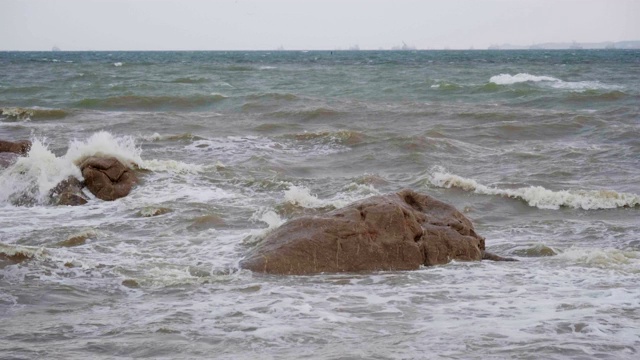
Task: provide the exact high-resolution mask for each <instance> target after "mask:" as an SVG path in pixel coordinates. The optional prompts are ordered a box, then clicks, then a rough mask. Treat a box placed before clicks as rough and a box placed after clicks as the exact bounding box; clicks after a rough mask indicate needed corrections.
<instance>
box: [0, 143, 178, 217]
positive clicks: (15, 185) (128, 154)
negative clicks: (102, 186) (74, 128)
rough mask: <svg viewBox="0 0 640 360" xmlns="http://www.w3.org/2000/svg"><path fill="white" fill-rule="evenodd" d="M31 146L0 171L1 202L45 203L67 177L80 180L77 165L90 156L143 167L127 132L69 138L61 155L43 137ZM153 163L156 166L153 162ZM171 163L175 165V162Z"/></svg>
mask: <svg viewBox="0 0 640 360" xmlns="http://www.w3.org/2000/svg"><path fill="white" fill-rule="evenodd" d="M31 141H32V146H31V150H30V151H29V153H28V154H27V156H26V157H21V158H18V160H17V161H16V162H15V163H14V164H13V165H11V166H9V167H8V168H7V169H5V170H4V171H2V172H1V173H0V185H1V186H0V203H7V202H9V203H12V204H14V205H29V204H46V203H48V201H49V192H50V190H51V189H53V188H54V187H55V186H56V185H58V184H59V183H60V182H61V181H63V180H65V179H67V178H68V177H70V176H71V177H75V178H76V179H78V180H83V177H82V173H81V172H80V169H79V168H78V165H79V164H80V163H81V162H82V161H83V160H84V159H86V158H88V157H90V156H113V157H115V158H117V159H118V160H119V161H121V162H122V163H124V164H126V165H128V166H129V167H134V166H140V167H144V161H143V160H142V158H141V157H140V153H141V149H140V148H138V147H136V145H135V142H134V139H133V138H132V137H130V136H124V137H115V136H114V135H112V134H111V133H108V132H106V131H101V132H97V133H95V134H93V135H91V136H90V137H89V138H88V139H87V140H85V141H82V140H72V141H71V142H70V144H69V149H68V150H67V153H66V154H65V155H64V156H61V157H57V156H56V155H55V154H54V153H53V152H51V150H49V148H48V145H47V143H46V141H47V140H46V139H38V138H33V139H31ZM152 166H159V165H158V164H155V163H152ZM174 167H178V166H177V165H175V166H174Z"/></svg>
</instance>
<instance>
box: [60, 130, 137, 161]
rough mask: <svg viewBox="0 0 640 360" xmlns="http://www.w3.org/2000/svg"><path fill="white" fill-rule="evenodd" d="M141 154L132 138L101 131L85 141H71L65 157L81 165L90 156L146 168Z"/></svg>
mask: <svg viewBox="0 0 640 360" xmlns="http://www.w3.org/2000/svg"><path fill="white" fill-rule="evenodd" d="M141 152H142V150H141V149H140V148H139V147H137V146H136V144H135V139H134V138H133V137H132V136H122V137H115V136H113V135H112V134H111V133H109V132H106V131H100V132H97V133H95V134H93V135H91V136H90V137H89V138H88V139H87V140H85V141H82V140H73V141H71V143H70V144H69V150H67V153H66V155H65V156H64V157H65V158H67V159H69V160H71V161H72V162H74V163H75V164H79V163H80V162H82V161H83V160H84V159H86V158H87V157H90V156H113V157H115V158H116V159H118V160H119V161H120V162H122V163H123V164H126V165H128V166H134V165H138V166H141V167H144V161H143V160H142V158H141V157H140V154H141Z"/></svg>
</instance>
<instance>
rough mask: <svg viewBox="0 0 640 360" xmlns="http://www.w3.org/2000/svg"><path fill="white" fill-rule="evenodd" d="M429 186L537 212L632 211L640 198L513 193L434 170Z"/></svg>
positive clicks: (538, 189)
mask: <svg viewBox="0 0 640 360" xmlns="http://www.w3.org/2000/svg"><path fill="white" fill-rule="evenodd" d="M429 180H430V182H431V184H433V185H434V186H437V187H442V188H459V189H462V190H465V191H471V192H474V193H476V194H482V195H498V196H504V197H509V198H515V199H520V200H524V201H525V202H526V203H527V204H529V206H532V207H537V208H539V209H552V210H557V209H559V208H560V207H561V206H564V207H570V208H574V209H584V210H596V209H615V208H619V207H634V206H639V205H640V196H638V195H636V194H631V193H620V192H616V191H613V190H560V191H553V190H549V189H546V188H544V187H542V186H529V187H522V188H517V189H499V188H496V187H490V186H486V185H483V184H480V183H478V182H477V181H476V180H473V179H468V178H464V177H462V176H458V175H454V174H450V173H447V172H445V171H439V170H436V171H434V172H433V173H432V174H431V177H430V179H429Z"/></svg>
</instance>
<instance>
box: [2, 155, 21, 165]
mask: <svg viewBox="0 0 640 360" xmlns="http://www.w3.org/2000/svg"><path fill="white" fill-rule="evenodd" d="M19 157H20V155H18V154H16V153H12V152H0V169H6V168H8V167H9V166H11V165H13V164H14V163H15V162H16V160H18V158H19Z"/></svg>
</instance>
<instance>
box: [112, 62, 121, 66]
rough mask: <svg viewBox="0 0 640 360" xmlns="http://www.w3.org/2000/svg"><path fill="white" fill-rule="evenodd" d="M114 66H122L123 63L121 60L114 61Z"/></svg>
mask: <svg viewBox="0 0 640 360" xmlns="http://www.w3.org/2000/svg"><path fill="white" fill-rule="evenodd" d="M113 66H115V67H120V66H122V63H121V62H115V63H113Z"/></svg>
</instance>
